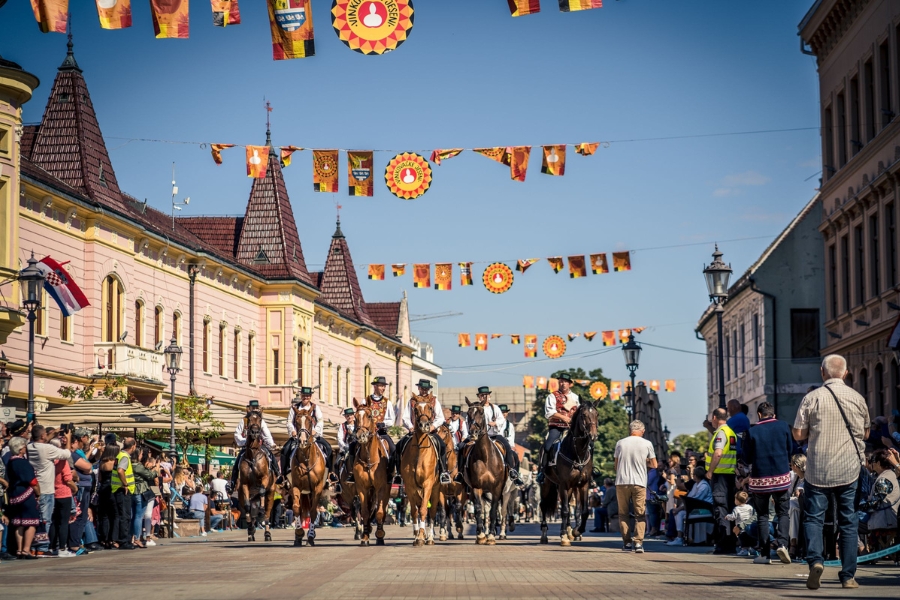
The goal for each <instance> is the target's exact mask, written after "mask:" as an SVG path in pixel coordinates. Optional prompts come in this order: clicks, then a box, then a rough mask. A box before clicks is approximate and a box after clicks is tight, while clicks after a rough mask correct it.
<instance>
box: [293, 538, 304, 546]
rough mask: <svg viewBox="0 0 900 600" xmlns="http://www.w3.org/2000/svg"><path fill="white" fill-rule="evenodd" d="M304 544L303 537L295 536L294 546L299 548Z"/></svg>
mask: <svg viewBox="0 0 900 600" xmlns="http://www.w3.org/2000/svg"><path fill="white" fill-rule="evenodd" d="M302 545H303V538H294V548H299V547H301V546H302Z"/></svg>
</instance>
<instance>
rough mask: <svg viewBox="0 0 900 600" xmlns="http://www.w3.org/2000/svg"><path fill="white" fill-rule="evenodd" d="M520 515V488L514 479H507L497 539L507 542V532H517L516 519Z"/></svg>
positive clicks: (501, 504) (501, 503)
mask: <svg viewBox="0 0 900 600" xmlns="http://www.w3.org/2000/svg"><path fill="white" fill-rule="evenodd" d="M518 515H519V488H517V487H516V484H515V482H513V480H512V479H509V478H507V479H506V485H505V486H504V487H503V500H502V502H500V532H499V535H498V536H497V539H500V540H505V539H506V531H507V530H509V532H510V533H512V532H513V531H515V530H516V517H517V516H518Z"/></svg>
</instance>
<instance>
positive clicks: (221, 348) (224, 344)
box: [219, 323, 228, 377]
mask: <svg viewBox="0 0 900 600" xmlns="http://www.w3.org/2000/svg"><path fill="white" fill-rule="evenodd" d="M227 347H228V341H227V338H226V337H225V324H224V323H223V324H221V325H219V377H225V350H226V349H227Z"/></svg>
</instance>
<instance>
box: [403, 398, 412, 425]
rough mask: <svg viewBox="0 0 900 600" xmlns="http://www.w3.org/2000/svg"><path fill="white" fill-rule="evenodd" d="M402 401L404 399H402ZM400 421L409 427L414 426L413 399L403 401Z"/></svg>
mask: <svg viewBox="0 0 900 600" xmlns="http://www.w3.org/2000/svg"><path fill="white" fill-rule="evenodd" d="M401 402H402V401H401ZM400 421H401V422H402V423H403V426H404V427H406V428H407V429H410V430H411V429H412V428H413V422H412V400H411V399H410V400H407V401H406V402H402V404H401V407H400Z"/></svg>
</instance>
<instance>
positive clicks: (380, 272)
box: [369, 265, 384, 281]
mask: <svg viewBox="0 0 900 600" xmlns="http://www.w3.org/2000/svg"><path fill="white" fill-rule="evenodd" d="M369 279H372V280H374V281H384V265H369Z"/></svg>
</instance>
